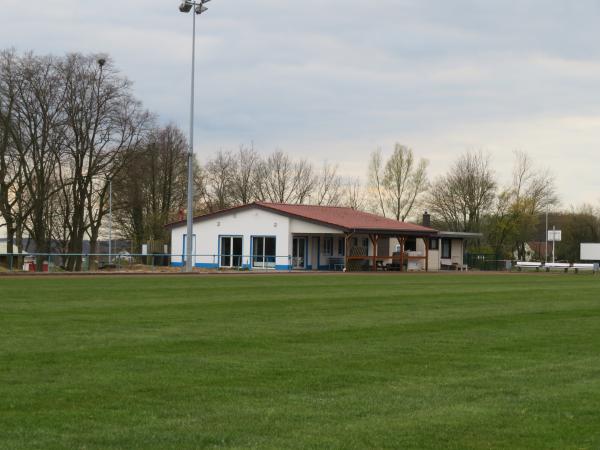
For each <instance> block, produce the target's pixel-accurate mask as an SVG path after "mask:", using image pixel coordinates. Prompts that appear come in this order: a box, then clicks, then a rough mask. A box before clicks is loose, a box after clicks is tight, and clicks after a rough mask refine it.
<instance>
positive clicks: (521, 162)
mask: <svg viewBox="0 0 600 450" xmlns="http://www.w3.org/2000/svg"><path fill="white" fill-rule="evenodd" d="M508 191H509V192H510V194H511V198H512V210H513V214H514V223H515V224H516V227H517V229H516V235H515V244H514V245H515V248H516V251H517V257H518V258H519V259H524V258H525V253H526V245H527V242H528V241H529V240H531V239H532V238H533V236H534V234H535V229H536V226H537V222H538V217H539V215H540V214H541V213H543V212H544V211H546V209H548V208H550V207H551V206H554V205H556V204H558V197H557V195H556V187H555V180H554V176H553V175H552V174H551V173H550V171H549V170H548V169H542V168H538V167H536V166H535V165H534V163H533V161H532V160H531V158H530V157H529V155H527V153H524V152H521V151H516V152H515V165H514V169H513V181H512V185H511V186H510V188H509V189H508Z"/></svg>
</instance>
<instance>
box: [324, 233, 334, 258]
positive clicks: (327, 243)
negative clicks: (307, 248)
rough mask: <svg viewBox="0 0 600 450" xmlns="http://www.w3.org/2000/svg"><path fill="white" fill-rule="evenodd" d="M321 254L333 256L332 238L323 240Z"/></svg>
mask: <svg viewBox="0 0 600 450" xmlns="http://www.w3.org/2000/svg"><path fill="white" fill-rule="evenodd" d="M323 254H324V255H328V256H331V255H333V238H332V237H326V238H324V239H323Z"/></svg>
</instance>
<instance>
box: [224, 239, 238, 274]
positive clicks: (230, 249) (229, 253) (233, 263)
mask: <svg viewBox="0 0 600 450" xmlns="http://www.w3.org/2000/svg"><path fill="white" fill-rule="evenodd" d="M220 244H221V247H220V248H221V251H220V253H221V255H220V257H221V261H220V266H221V267H240V266H241V265H242V238H241V237H239V236H221V243H220Z"/></svg>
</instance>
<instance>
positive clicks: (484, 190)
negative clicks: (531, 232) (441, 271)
mask: <svg viewBox="0 0 600 450" xmlns="http://www.w3.org/2000/svg"><path fill="white" fill-rule="evenodd" d="M496 186H497V184H496V180H495V177H494V173H493V172H492V170H491V168H490V158H489V156H486V155H484V154H483V153H482V152H467V153H465V154H463V155H462V156H460V158H459V159H458V160H457V161H456V162H455V163H454V165H453V166H452V167H451V168H450V170H449V172H448V173H447V174H446V175H444V176H442V177H440V178H438V179H437V180H436V181H435V182H434V183H433V185H432V187H431V189H430V190H429V195H428V198H427V205H428V206H429V208H430V211H431V212H432V214H433V215H434V217H435V218H437V220H438V221H440V222H441V225H443V226H444V227H447V228H448V229H450V230H452V231H479V229H480V225H481V220H482V217H483V216H484V214H485V213H486V212H488V211H489V210H490V209H491V208H492V207H493V204H494V199H495V196H496Z"/></svg>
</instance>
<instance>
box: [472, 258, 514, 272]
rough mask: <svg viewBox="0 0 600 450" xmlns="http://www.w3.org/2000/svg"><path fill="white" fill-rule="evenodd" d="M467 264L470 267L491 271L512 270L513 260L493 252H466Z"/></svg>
mask: <svg viewBox="0 0 600 450" xmlns="http://www.w3.org/2000/svg"><path fill="white" fill-rule="evenodd" d="M465 264H466V265H467V266H469V269H476V270H481V271H490V272H491V271H494V272H502V271H510V270H511V268H512V261H510V260H506V259H501V257H500V256H499V255H495V254H493V253H466V254H465Z"/></svg>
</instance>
